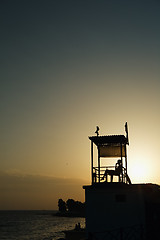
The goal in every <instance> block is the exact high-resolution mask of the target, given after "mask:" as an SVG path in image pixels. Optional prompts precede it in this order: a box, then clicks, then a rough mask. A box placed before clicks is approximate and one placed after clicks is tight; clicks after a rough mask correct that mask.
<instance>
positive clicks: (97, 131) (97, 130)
mask: <svg viewBox="0 0 160 240" xmlns="http://www.w3.org/2000/svg"><path fill="white" fill-rule="evenodd" d="M96 128H97V129H96V131H95V133H96V134H97V137H98V135H99V127H98V126H97V127H96Z"/></svg>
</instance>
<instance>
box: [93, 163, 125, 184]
mask: <svg viewBox="0 0 160 240" xmlns="http://www.w3.org/2000/svg"><path fill="white" fill-rule="evenodd" d="M115 180H116V181H115ZM102 182H123V183H127V174H126V168H124V167H122V169H121V171H117V170H116V169H115V166H102V167H93V183H102Z"/></svg>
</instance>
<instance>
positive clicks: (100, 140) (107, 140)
mask: <svg viewBox="0 0 160 240" xmlns="http://www.w3.org/2000/svg"><path fill="white" fill-rule="evenodd" d="M89 139H90V140H91V141H92V142H94V143H95V144H96V145H97V146H98V145H105V144H118V143H122V144H127V143H128V140H127V138H126V137H125V136H124V135H108V136H92V137H89Z"/></svg>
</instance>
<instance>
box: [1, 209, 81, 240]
mask: <svg viewBox="0 0 160 240" xmlns="http://www.w3.org/2000/svg"><path fill="white" fill-rule="evenodd" d="M53 213H54V211H0V240H3V239H7V240H12V239H14V240H15V239H16V240H56V239H58V238H60V237H64V233H63V231H64V230H70V229H73V228H74V227H75V224H76V223H78V222H80V224H81V226H82V227H84V226H85V219H84V218H64V217H56V216H53V215H52V214H53Z"/></svg>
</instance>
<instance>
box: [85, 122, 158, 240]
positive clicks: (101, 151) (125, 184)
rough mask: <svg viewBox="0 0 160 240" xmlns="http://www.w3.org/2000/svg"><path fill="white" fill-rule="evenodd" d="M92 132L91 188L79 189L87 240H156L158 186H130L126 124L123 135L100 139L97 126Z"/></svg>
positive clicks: (101, 137)
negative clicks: (84, 214)
mask: <svg viewBox="0 0 160 240" xmlns="http://www.w3.org/2000/svg"><path fill="white" fill-rule="evenodd" d="M95 133H96V135H95V136H91V137H89V140H90V141H91V185H88V186H83V189H85V203H86V234H87V237H88V240H91V239H96V240H102V239H103V240H105V239H106V240H113V239H115V240H127V239H133V240H138V239H139V240H150V239H153V238H154V239H159V238H157V236H160V234H159V224H160V186H159V185H157V184H151V183H147V184H144V183H139V184H132V183H131V179H130V178H129V176H128V170H127V161H128V159H127V147H128V145H129V138H128V126H127V123H126V124H125V135H105V136H100V135H99V127H98V126H97V129H96V132H95ZM95 148H96V149H97V151H95ZM104 162H105V163H104Z"/></svg>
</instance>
